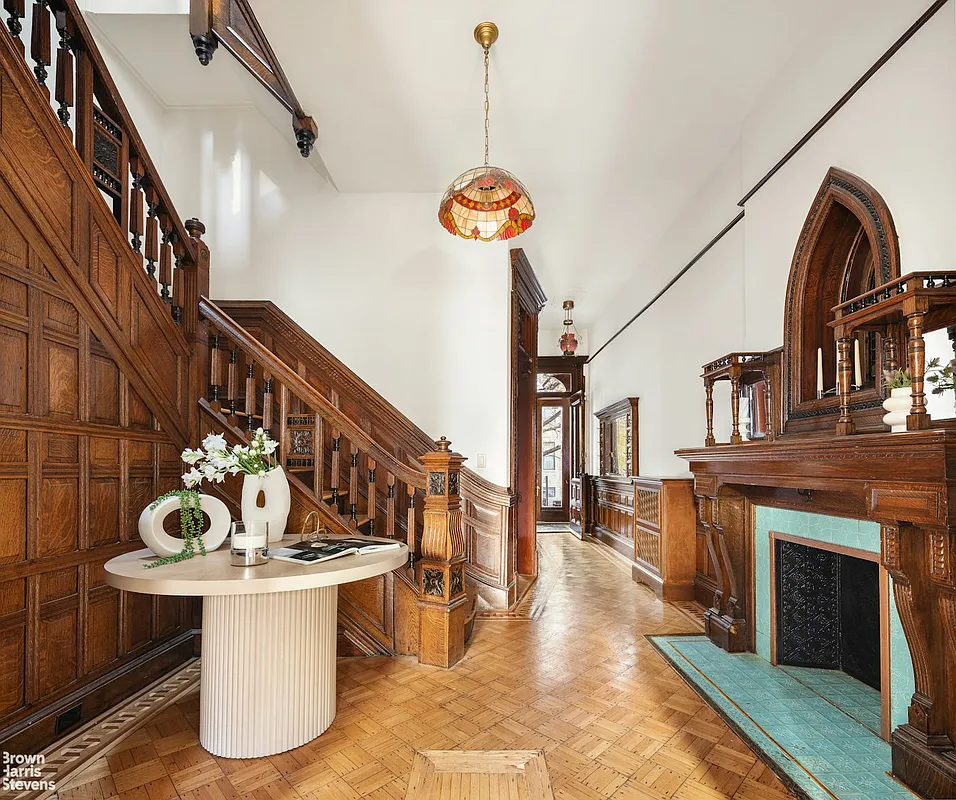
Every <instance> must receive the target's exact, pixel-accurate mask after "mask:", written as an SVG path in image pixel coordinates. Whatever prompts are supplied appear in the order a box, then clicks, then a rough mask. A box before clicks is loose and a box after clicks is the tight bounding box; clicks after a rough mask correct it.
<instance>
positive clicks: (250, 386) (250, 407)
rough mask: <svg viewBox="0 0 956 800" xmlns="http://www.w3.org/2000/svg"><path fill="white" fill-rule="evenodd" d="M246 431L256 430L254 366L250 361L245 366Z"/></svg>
mask: <svg viewBox="0 0 956 800" xmlns="http://www.w3.org/2000/svg"><path fill="white" fill-rule="evenodd" d="M245 411H246V429H247V430H248V431H249V433H252V432H253V431H254V430H255V429H256V365H255V362H254V361H252V360H251V359H250V360H249V362H248V363H247V364H246V408H245Z"/></svg>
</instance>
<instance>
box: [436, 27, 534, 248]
mask: <svg viewBox="0 0 956 800" xmlns="http://www.w3.org/2000/svg"><path fill="white" fill-rule="evenodd" d="M475 41H476V42H478V44H480V45H481V49H482V50H483V51H484V54H485V163H484V166H482V167H475V168H474V169H469V170H466V171H465V172H463V173H462V174H461V175H459V176H458V177H457V178H455V180H454V182H452V184H451V186H449V187H448V190H447V191H446V192H445V196H444V197H442V201H441V205H440V206H439V207H438V221H439V222H440V223H441V224H442V227H443V228H444V229H445V230H447V231H448V232H449V233H451V234H452V235H454V236H460V237H462V238H463V239H475V240H479V239H480V240H481V241H483V242H490V241H493V240H495V239H511V238H513V237H515V236H520V235H521V234H522V233H524V232H525V231H526V230H528V228H530V227H531V223H532V222H534V203H532V202H531V196H530V195H529V194H528V190H527V189H525V188H524V185H523V184H522V183H521V181H519V180H518V179H517V178H516V177H515V176H514V175H512V174H511V173H510V172H508V171H507V170H504V169H501V167H493V166H491V165H490V164H489V161H488V131H489V128H490V124H489V117H490V107H491V106H490V103H489V91H488V54H489V51H490V50H491V46H492V45H493V44H494V43H495V42H496V41H498V26H497V25H495V23H493V22H480V23H478V25H477V26H476V27H475Z"/></svg>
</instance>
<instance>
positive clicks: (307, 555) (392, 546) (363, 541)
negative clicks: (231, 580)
mask: <svg viewBox="0 0 956 800" xmlns="http://www.w3.org/2000/svg"><path fill="white" fill-rule="evenodd" d="M399 547H401V544H400V543H399V542H395V541H389V540H388V539H372V538H366V537H360V536H356V537H352V538H350V539H341V538H321V539H315V540H312V541H305V542H295V543H294V544H287V545H283V546H282V547H277V548H275V549H271V548H270V550H269V557H270V558H275V559H278V560H279V561H291V562H292V563H294V564H320V563H321V562H323V561H331V560H332V559H333V558H341V557H342V556H350V555H352V554H353V553H355V554H359V555H362V554H366V553H380V552H382V551H383V550H397V549H398V548H399Z"/></svg>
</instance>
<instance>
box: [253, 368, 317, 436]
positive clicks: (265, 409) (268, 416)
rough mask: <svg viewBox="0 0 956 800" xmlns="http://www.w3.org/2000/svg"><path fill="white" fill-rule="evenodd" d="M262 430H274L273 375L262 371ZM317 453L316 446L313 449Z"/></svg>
mask: <svg viewBox="0 0 956 800" xmlns="http://www.w3.org/2000/svg"><path fill="white" fill-rule="evenodd" d="M262 380H263V384H262V430H264V431H265V432H266V433H269V432H270V431H271V430H272V374H271V373H269V372H266V371H265V370H264V369H263V370H262ZM312 452H313V454H314V453H315V446H314V445H313V448H312Z"/></svg>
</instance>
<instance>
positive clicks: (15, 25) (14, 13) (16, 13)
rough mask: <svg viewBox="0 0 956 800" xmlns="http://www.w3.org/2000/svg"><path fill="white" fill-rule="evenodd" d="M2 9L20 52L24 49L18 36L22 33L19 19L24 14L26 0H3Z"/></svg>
mask: <svg viewBox="0 0 956 800" xmlns="http://www.w3.org/2000/svg"><path fill="white" fill-rule="evenodd" d="M3 9H4V11H6V12H7V14H8V16H7V28H8V29H9V31H10V35H11V36H12V37H13V41H15V42H16V43H17V47H19V48H20V53H21V54H22V53H23V52H24V50H23V40H22V39H21V38H20V34H21V33H23V24H22V23H21V22H20V20H21V19H23V18H24V17H25V16H26V0H3Z"/></svg>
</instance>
